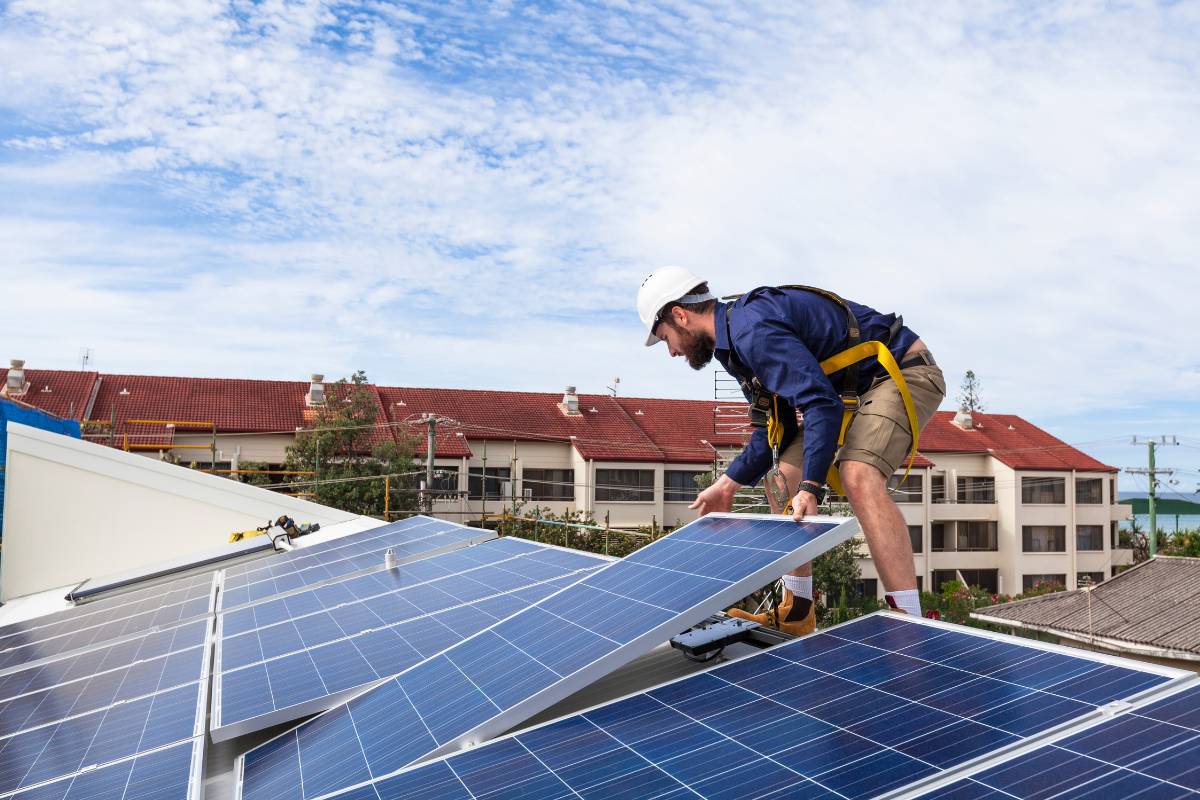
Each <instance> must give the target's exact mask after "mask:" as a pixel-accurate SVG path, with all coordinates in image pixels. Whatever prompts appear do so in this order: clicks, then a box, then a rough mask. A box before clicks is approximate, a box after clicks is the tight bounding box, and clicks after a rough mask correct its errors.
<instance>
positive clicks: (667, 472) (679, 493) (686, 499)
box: [663, 469, 712, 503]
mask: <svg viewBox="0 0 1200 800" xmlns="http://www.w3.org/2000/svg"><path fill="white" fill-rule="evenodd" d="M711 474H712V470H707V469H664V470H663V502H664V503H691V502H692V501H693V500H695V499H696V496H697V495H699V494H700V487H699V486H697V485H696V476H697V475H711ZM672 475H688V476H690V480H689V481H686V483H689V484H690V486H689V487H688V488H686V489H681V488H679V487H674V486H671V477H670V476H672Z"/></svg>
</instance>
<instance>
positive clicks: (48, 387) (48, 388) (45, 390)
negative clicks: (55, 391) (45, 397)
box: [42, 384, 50, 394]
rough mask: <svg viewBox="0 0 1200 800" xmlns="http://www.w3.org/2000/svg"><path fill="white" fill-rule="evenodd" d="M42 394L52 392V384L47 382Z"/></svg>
mask: <svg viewBox="0 0 1200 800" xmlns="http://www.w3.org/2000/svg"><path fill="white" fill-rule="evenodd" d="M42 394H50V384H46V385H45V386H43V387H42Z"/></svg>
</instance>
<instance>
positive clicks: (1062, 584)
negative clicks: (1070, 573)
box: [1021, 574, 1067, 592]
mask: <svg viewBox="0 0 1200 800" xmlns="http://www.w3.org/2000/svg"><path fill="white" fill-rule="evenodd" d="M1047 586H1049V587H1053V589H1052V590H1053V591H1057V590H1059V589H1065V588H1066V587H1067V576H1066V575H1062V574H1058V575H1052V574H1042V575H1022V576H1021V591H1022V592H1031V591H1033V590H1034V589H1040V588H1045V587H1047Z"/></svg>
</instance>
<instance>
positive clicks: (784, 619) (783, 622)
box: [772, 589, 817, 636]
mask: <svg viewBox="0 0 1200 800" xmlns="http://www.w3.org/2000/svg"><path fill="white" fill-rule="evenodd" d="M803 602H804V601H803V600H802V601H801V603H803ZM807 602H808V613H807V614H804V615H800V613H798V609H796V608H795V604H796V598H795V596H794V595H793V594H792V593H791V592H789V591H788V590H787V589H784V590H783V602H782V603H780V604H779V624H778V625H774V626H772V627H775V628H778V629H779V630H780V631H782V632H783V633H789V634H791V635H792V636H807V635H808V634H810V633H812V632H813V631H815V630H816V629H817V602H816V600H815V599H814V600H809V601H807ZM801 607H803V606H801ZM794 611H795V612H797V613H793V612H794Z"/></svg>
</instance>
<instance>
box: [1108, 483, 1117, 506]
mask: <svg viewBox="0 0 1200 800" xmlns="http://www.w3.org/2000/svg"><path fill="white" fill-rule="evenodd" d="M1108 502H1110V503H1116V502H1117V479H1116V478H1109V479H1108Z"/></svg>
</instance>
